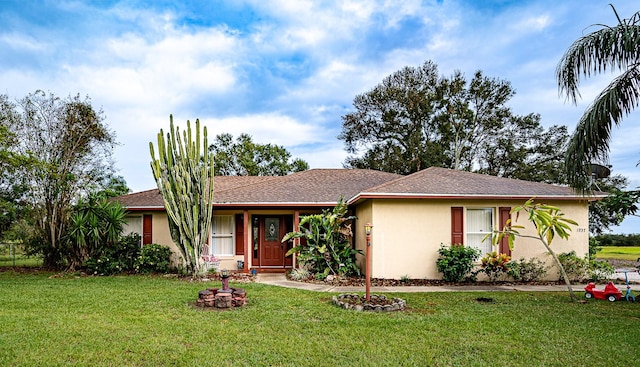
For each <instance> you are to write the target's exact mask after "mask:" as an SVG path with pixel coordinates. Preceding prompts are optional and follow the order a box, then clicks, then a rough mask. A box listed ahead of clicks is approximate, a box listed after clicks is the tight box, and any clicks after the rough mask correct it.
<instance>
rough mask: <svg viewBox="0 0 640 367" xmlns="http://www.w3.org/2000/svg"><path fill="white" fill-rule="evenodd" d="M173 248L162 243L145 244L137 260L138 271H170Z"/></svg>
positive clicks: (136, 269) (144, 272) (145, 272)
mask: <svg viewBox="0 0 640 367" xmlns="http://www.w3.org/2000/svg"><path fill="white" fill-rule="evenodd" d="M171 253H172V252H171V249H170V248H169V247H167V246H162V245H156V244H153V245H145V246H143V247H142V250H141V251H140V255H138V258H137V259H136V262H135V271H136V272H137V273H143V274H149V273H168V272H170V271H171Z"/></svg>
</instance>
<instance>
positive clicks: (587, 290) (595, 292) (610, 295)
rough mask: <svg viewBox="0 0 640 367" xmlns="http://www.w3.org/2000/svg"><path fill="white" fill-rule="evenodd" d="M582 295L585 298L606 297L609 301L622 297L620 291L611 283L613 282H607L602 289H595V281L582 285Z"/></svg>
mask: <svg viewBox="0 0 640 367" xmlns="http://www.w3.org/2000/svg"><path fill="white" fill-rule="evenodd" d="M584 297H585V298H586V299H590V298H595V299H606V300H609V302H615V301H617V300H619V299H620V298H622V292H620V290H619V289H618V288H616V286H615V285H613V282H609V283H607V285H606V286H604V290H602V289H596V285H595V283H589V284H587V286H586V287H584Z"/></svg>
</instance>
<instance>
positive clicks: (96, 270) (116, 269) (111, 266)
mask: <svg viewBox="0 0 640 367" xmlns="http://www.w3.org/2000/svg"><path fill="white" fill-rule="evenodd" d="M86 267H87V272H88V273H89V274H93V275H112V274H118V273H122V272H124V271H126V270H127V269H126V267H125V265H124V264H123V262H122V261H120V260H119V259H117V258H115V257H113V256H110V255H103V256H99V257H97V258H96V257H91V258H89V259H88V260H87V262H86Z"/></svg>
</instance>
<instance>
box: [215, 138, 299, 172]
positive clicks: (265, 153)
mask: <svg viewBox="0 0 640 367" xmlns="http://www.w3.org/2000/svg"><path fill="white" fill-rule="evenodd" d="M209 151H210V152H212V153H213V154H214V160H215V174H216V175H218V176H284V175H287V174H289V173H293V172H300V171H305V170H308V169H309V164H307V162H305V161H304V160H302V159H300V158H295V159H291V153H289V152H288V151H287V150H286V149H285V148H284V147H282V146H279V145H275V144H257V143H254V142H253V139H252V138H251V135H249V134H240V136H238V137H237V138H236V140H235V142H234V140H233V135H231V134H219V135H217V136H216V138H215V141H214V143H213V144H211V146H209Z"/></svg>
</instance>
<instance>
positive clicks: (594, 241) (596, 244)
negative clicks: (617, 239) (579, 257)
mask: <svg viewBox="0 0 640 367" xmlns="http://www.w3.org/2000/svg"><path fill="white" fill-rule="evenodd" d="M601 249H602V246H601V245H600V241H598V238H597V237H593V236H591V237H589V259H591V260H593V259H595V258H596V254H597V253H598V251H600V250H601Z"/></svg>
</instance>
